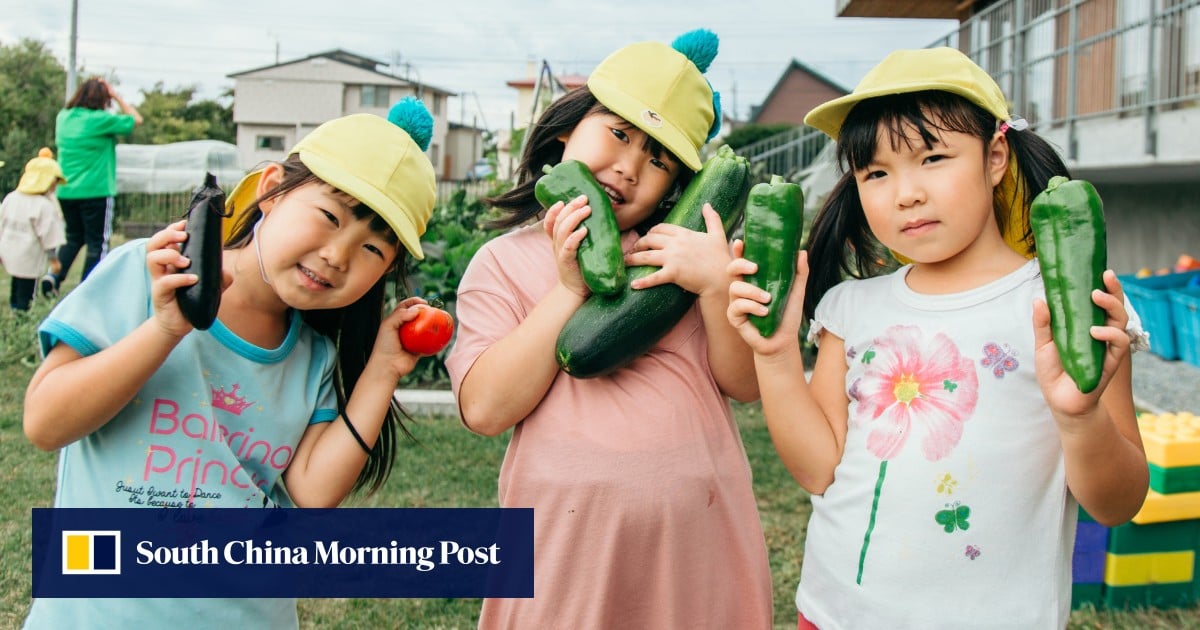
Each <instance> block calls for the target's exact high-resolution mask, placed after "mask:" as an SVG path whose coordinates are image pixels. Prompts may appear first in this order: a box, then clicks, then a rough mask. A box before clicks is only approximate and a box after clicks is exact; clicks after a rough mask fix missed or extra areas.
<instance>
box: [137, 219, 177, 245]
mask: <svg viewBox="0 0 1200 630" xmlns="http://www.w3.org/2000/svg"><path fill="white" fill-rule="evenodd" d="M186 225H187V221H186V220H185V221H176V222H175V223H172V224H170V225H168V226H167V227H165V228H163V229H161V230H159V231H158V232H155V233H154V235H153V236H151V237H150V239H149V240H148V241H146V250H147V251H154V250H158V249H164V248H166V247H170V246H172V245H175V246H176V249H178V245H179V244H181V243H183V242H184V241H186V240H187V232H185V231H184V230H183V228H184V227H185V226H186Z"/></svg>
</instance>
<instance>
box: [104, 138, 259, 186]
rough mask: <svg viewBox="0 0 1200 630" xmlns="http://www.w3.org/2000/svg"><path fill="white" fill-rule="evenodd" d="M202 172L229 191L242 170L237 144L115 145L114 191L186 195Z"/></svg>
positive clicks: (202, 181)
mask: <svg viewBox="0 0 1200 630" xmlns="http://www.w3.org/2000/svg"><path fill="white" fill-rule="evenodd" d="M206 172H209V173H212V174H214V175H216V176H217V184H218V185H220V186H221V187H222V188H224V189H226V190H229V189H231V188H233V187H234V186H236V185H237V183H238V181H240V180H241V178H242V176H243V175H245V173H246V171H245V169H243V168H241V167H240V166H239V165H238V152H237V145H233V144H230V143H228V142H222V141H220V140H190V141H187V142H173V143H171V144H118V145H117V192H118V193H129V192H144V193H171V192H187V191H191V190H193V189H195V188H196V187H198V186H200V185H201V184H203V183H204V174H205V173H206Z"/></svg>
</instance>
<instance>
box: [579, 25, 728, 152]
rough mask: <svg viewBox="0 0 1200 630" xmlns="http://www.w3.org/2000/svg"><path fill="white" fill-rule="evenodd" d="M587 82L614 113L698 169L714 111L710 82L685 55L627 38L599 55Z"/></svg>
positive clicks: (663, 45)
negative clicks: (601, 57)
mask: <svg viewBox="0 0 1200 630" xmlns="http://www.w3.org/2000/svg"><path fill="white" fill-rule="evenodd" d="M713 37H714V41H713V43H712V46H713V47H714V51H713V54H714V55H715V45H716V44H715V36H713ZM704 65H705V67H707V64H706V63H705V64H704ZM587 86H588V89H589V90H591V92H592V94H593V95H595V97H596V100H598V101H600V103H602V104H603V105H604V106H605V107H607V108H608V109H610V110H612V112H613V113H615V114H617V115H618V116H620V117H621V118H624V119H625V120H627V121H629V122H630V123H632V124H633V125H635V126H636V127H637V128H638V129H641V130H642V131H644V132H646V134H648V135H649V136H650V137H651V138H654V139H655V140H658V141H659V142H661V143H662V144H663V146H664V147H666V148H667V150H668V151H670V152H671V153H672V154H674V155H675V157H677V158H679V160H680V161H681V162H683V163H684V164H685V165H686V166H687V167H688V168H690V169H691V170H693V171H698V170H700V167H701V166H702V165H703V163H702V162H701V161H700V147H702V146H704V143H705V142H708V137H709V131H710V129H711V128H712V127H713V120H714V119H715V118H716V113H715V111H714V110H715V107H714V103H713V90H712V87H710V86H709V84H708V81H707V80H706V79H705V78H704V75H703V74H702V73H701V70H700V68H698V67H697V66H696V63H694V62H693V61H692V60H691V59H689V58H688V57H687V56H686V55H684V54H683V53H681V52H679V51H678V50H676V49H675V48H673V47H671V46H668V45H667V44H663V43H660V42H639V43H636V44H630V45H628V46H625V47H624V48H621V49H619V50H617V51H616V52H614V53H612V54H611V55H609V56H608V57H607V58H606V59H605V60H604V61H601V62H600V65H598V66H596V69H595V70H593V71H592V74H591V76H589V77H588V80H587Z"/></svg>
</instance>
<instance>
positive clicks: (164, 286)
mask: <svg viewBox="0 0 1200 630" xmlns="http://www.w3.org/2000/svg"><path fill="white" fill-rule="evenodd" d="M199 281H200V276H197V275H196V274H194V273H169V274H165V275H163V276H162V277H161V278H158V279H157V280H155V281H154V286H155V288H156V290H158V291H162V292H164V293H168V294H169V293H173V292H174V291H175V290H176V289H181V288H183V287H190V286H192V285H193V284H196V283H197V282H199Z"/></svg>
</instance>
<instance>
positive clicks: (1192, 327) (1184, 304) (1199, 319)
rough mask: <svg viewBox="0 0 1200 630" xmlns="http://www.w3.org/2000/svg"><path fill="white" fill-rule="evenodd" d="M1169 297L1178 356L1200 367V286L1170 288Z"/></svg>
mask: <svg viewBox="0 0 1200 630" xmlns="http://www.w3.org/2000/svg"><path fill="white" fill-rule="evenodd" d="M1169 298H1170V300H1171V319H1172V321H1173V322H1174V325H1175V348H1176V350H1177V351H1178V352H1179V358H1180V359H1182V360H1183V361H1186V362H1187V363H1190V364H1192V365H1194V366H1196V367H1200V287H1185V288H1182V289H1172V290H1171V291H1170V292H1169ZM1151 342H1153V339H1151Z"/></svg>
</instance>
